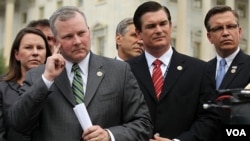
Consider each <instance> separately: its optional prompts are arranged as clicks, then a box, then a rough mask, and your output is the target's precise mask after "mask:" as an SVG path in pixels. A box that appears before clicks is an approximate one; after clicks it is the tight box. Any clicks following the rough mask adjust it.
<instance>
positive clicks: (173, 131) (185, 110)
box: [128, 50, 219, 141]
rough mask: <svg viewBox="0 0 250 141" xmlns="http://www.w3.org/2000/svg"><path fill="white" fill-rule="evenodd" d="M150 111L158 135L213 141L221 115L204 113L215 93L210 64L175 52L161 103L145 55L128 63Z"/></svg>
mask: <svg viewBox="0 0 250 141" xmlns="http://www.w3.org/2000/svg"><path fill="white" fill-rule="evenodd" d="M128 62H129V64H130V66H131V69H132V72H133V73H134V75H135V77H136V78H137V80H138V83H139V85H140V88H141V90H142V92H143V94H144V97H145V99H146V102H147V104H148V106H149V109H150V114H151V117H152V120H153V125H154V133H159V134H160V135H161V136H162V137H166V138H170V139H173V138H177V139H180V140H181V141H198V140H204V141H205V140H210V139H211V137H213V134H214V133H215V132H216V130H217V128H218V126H217V123H218V122H219V121H218V115H217V113H216V112H213V111H212V109H209V110H204V109H203V108H202V105H203V103H205V102H207V100H208V99H209V97H210V96H212V95H213V94H214V93H215V91H214V87H215V86H214V84H212V82H211V77H208V73H206V69H207V63H205V62H203V61H201V60H198V59H195V58H191V57H188V56H185V55H182V54H179V53H177V52H176V51H175V50H174V52H173V56H172V58H171V61H170V65H169V69H168V72H167V76H166V78H165V80H164V86H163V91H162V93H161V96H160V100H159V101H157V99H156V97H155V92H154V86H153V82H152V79H151V75H150V72H149V68H148V65H147V62H146V58H145V54H142V55H141V56H139V57H137V58H134V59H132V60H129V61H128Z"/></svg>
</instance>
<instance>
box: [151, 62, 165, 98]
mask: <svg viewBox="0 0 250 141" xmlns="http://www.w3.org/2000/svg"><path fill="white" fill-rule="evenodd" d="M161 64H162V62H161V61H160V60H158V59H156V60H155V61H154V62H153V65H154V69H153V74H152V80H153V83H154V87H155V94H156V98H157V99H158V100H159V99H160V94H161V90H162V86H163V80H164V79H163V75H162V72H161Z"/></svg>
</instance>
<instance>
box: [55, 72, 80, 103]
mask: <svg viewBox="0 0 250 141" xmlns="http://www.w3.org/2000/svg"><path fill="white" fill-rule="evenodd" d="M55 85H56V87H58V90H59V91H61V93H62V94H63V96H64V97H65V98H66V99H67V100H68V101H69V102H70V103H71V104H72V105H73V106H74V105H76V101H75V98H74V94H73V92H72V89H71V87H70V86H71V84H70V82H69V78H68V76H67V72H66V69H64V70H63V72H62V74H61V75H59V76H58V77H57V78H56V79H55Z"/></svg>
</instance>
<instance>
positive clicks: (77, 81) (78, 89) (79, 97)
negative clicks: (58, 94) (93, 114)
mask: <svg viewBox="0 0 250 141" xmlns="http://www.w3.org/2000/svg"><path fill="white" fill-rule="evenodd" d="M72 71H73V72H74V78H73V82H72V91H73V93H74V96H75V100H76V103H78V104H79V103H83V102H84V92H83V80H82V75H81V70H80V68H79V66H78V64H74V65H73V66H72Z"/></svg>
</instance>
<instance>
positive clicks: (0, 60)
mask: <svg viewBox="0 0 250 141" xmlns="http://www.w3.org/2000/svg"><path fill="white" fill-rule="evenodd" d="M6 71H7V67H6V65H5V59H4V56H3V49H0V76H2V75H3V74H5V73H6Z"/></svg>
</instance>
